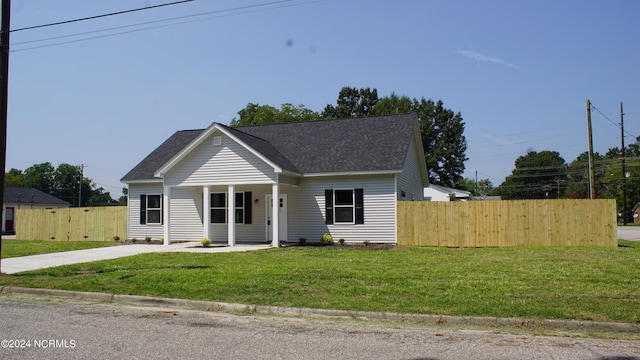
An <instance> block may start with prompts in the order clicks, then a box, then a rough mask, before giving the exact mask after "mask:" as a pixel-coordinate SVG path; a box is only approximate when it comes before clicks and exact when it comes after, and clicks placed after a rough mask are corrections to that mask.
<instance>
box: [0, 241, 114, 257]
mask: <svg viewBox="0 0 640 360" xmlns="http://www.w3.org/2000/svg"><path fill="white" fill-rule="evenodd" d="M114 245H120V243H119V242H116V241H49V240H3V241H2V258H3V259H8V258H12V257H18V256H29V255H38V254H48V253H54V252H61V251H71V250H84V249H92V248H98V247H105V246H114Z"/></svg>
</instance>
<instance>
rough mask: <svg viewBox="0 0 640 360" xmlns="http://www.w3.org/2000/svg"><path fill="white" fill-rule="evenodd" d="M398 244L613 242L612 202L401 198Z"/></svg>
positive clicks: (616, 238) (466, 245) (614, 225)
mask: <svg viewBox="0 0 640 360" xmlns="http://www.w3.org/2000/svg"><path fill="white" fill-rule="evenodd" d="M398 244H400V245H419V246H448V247H498V246H610V247H616V246H618V236H617V223H616V201H615V200H613V199H607V200H577V199H576V200H574V199H567V200H517V201H469V202H461V201H459V202H428V201H424V202H418V201H401V202H398Z"/></svg>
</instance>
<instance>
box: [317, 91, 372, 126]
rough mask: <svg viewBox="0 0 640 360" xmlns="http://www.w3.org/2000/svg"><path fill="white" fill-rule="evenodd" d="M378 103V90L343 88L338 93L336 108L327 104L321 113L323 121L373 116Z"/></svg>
mask: <svg viewBox="0 0 640 360" xmlns="http://www.w3.org/2000/svg"><path fill="white" fill-rule="evenodd" d="M377 103H378V90H376V89H375V88H374V89H370V88H362V89H358V88H355V87H348V86H345V87H343V88H342V89H341V90H340V93H338V99H337V100H336V106H333V105H331V104H328V105H327V106H326V107H325V108H324V110H323V111H322V114H321V115H322V118H324V119H340V118H350V117H359V116H368V115H371V114H373V108H374V107H375V106H376V104H377Z"/></svg>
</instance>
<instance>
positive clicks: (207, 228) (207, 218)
mask: <svg viewBox="0 0 640 360" xmlns="http://www.w3.org/2000/svg"><path fill="white" fill-rule="evenodd" d="M202 237H205V238H207V239H209V240H211V188H210V187H209V185H206V186H203V187H202Z"/></svg>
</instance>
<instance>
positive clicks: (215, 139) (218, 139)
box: [213, 136, 222, 146]
mask: <svg viewBox="0 0 640 360" xmlns="http://www.w3.org/2000/svg"><path fill="white" fill-rule="evenodd" d="M213 145H214V146H220V145H222V136H214V137H213Z"/></svg>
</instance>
